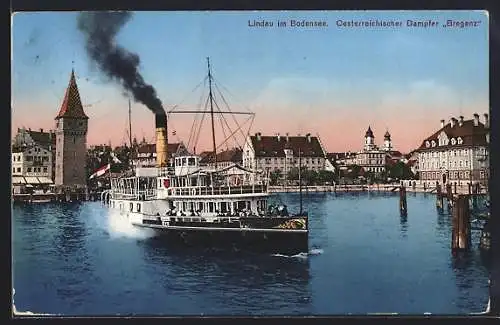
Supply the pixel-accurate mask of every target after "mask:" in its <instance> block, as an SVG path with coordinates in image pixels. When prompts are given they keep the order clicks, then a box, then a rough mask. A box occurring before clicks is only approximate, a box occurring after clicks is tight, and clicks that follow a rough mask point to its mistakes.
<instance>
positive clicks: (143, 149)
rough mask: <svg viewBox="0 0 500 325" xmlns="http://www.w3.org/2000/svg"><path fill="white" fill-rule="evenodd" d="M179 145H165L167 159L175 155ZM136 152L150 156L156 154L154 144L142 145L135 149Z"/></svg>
mask: <svg viewBox="0 0 500 325" xmlns="http://www.w3.org/2000/svg"><path fill="white" fill-rule="evenodd" d="M180 145H181V144H180V143H169V144H168V145H167V153H168V156H169V158H171V157H172V155H173V154H174V153H176V152H177V150H179V147H180ZM137 152H138V153H147V154H150V155H151V156H152V155H153V153H155V152H156V144H154V143H146V144H142V145H140V146H139V148H138V149H137Z"/></svg>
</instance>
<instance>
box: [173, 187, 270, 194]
mask: <svg viewBox="0 0 500 325" xmlns="http://www.w3.org/2000/svg"><path fill="white" fill-rule="evenodd" d="M168 190H169V195H170V196H205V195H236V194H262V193H267V186H266V185H240V186H218V187H206V186H193V187H170V188H169V189H168Z"/></svg>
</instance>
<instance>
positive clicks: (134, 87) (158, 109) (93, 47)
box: [78, 11, 165, 115]
mask: <svg viewBox="0 0 500 325" xmlns="http://www.w3.org/2000/svg"><path fill="white" fill-rule="evenodd" d="M131 17H132V14H131V13H130V12H116V11H115V12H85V13H80V14H79V15H78V30H80V31H81V32H82V33H83V35H84V36H85V50H86V52H87V54H88V56H89V58H90V59H91V60H92V61H93V62H94V63H96V65H97V66H98V68H99V70H100V71H101V72H102V73H104V74H105V75H106V76H107V77H109V78H110V79H111V80H114V81H117V82H119V83H120V84H121V85H122V86H123V88H124V89H125V90H126V91H128V92H129V93H131V94H132V96H133V97H134V99H135V101H137V102H140V103H143V104H144V105H146V106H147V107H148V108H149V109H150V110H151V111H153V113H155V114H156V115H158V114H159V115H164V114H165V111H164V109H163V105H162V103H161V100H160V99H159V98H158V96H157V95H156V90H155V89H154V88H153V86H151V85H149V84H147V83H146V82H145V81H144V78H143V77H142V75H141V73H140V72H139V63H140V59H139V56H138V55H137V54H135V53H132V52H130V51H128V50H126V49H125V48H123V47H122V46H120V45H118V44H117V43H116V35H117V34H118V32H119V31H120V29H121V28H122V27H123V26H124V25H125V24H126V23H127V22H128V21H129V20H130V18H131Z"/></svg>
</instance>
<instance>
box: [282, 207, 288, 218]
mask: <svg viewBox="0 0 500 325" xmlns="http://www.w3.org/2000/svg"><path fill="white" fill-rule="evenodd" d="M281 213H282V214H281V215H282V216H283V217H287V216H288V209H287V207H286V204H284V205H283V210H282V211H281Z"/></svg>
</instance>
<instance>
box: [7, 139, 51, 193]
mask: <svg viewBox="0 0 500 325" xmlns="http://www.w3.org/2000/svg"><path fill="white" fill-rule="evenodd" d="M52 183H53V182H52V152H51V151H49V150H47V149H46V148H44V147H42V146H40V145H38V144H32V145H30V146H26V147H24V146H21V147H19V146H15V147H12V184H13V185H14V186H16V185H18V186H27V187H38V186H39V185H50V184H52Z"/></svg>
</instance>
